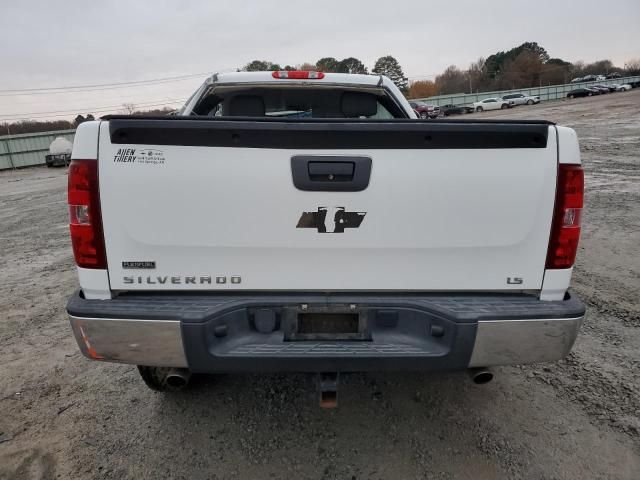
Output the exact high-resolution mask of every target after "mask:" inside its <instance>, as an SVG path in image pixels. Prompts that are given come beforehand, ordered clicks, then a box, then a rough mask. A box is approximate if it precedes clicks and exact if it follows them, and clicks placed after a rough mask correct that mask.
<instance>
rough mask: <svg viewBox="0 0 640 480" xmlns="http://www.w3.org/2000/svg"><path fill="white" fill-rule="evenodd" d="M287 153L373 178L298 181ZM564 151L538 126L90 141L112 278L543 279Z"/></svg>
mask: <svg viewBox="0 0 640 480" xmlns="http://www.w3.org/2000/svg"><path fill="white" fill-rule="evenodd" d="M296 156H304V157H305V158H309V157H311V159H312V160H314V161H315V162H317V164H318V165H320V167H322V165H323V162H322V160H323V159H324V158H326V159H327V161H336V159H337V160H338V161H339V160H340V158H344V160H345V161H344V163H345V164H349V163H350V162H351V161H352V159H353V158H354V157H358V158H364V159H371V163H370V165H371V167H370V177H369V178H368V185H366V186H365V187H366V188H364V189H361V190H360V191H327V190H326V189H324V190H323V189H320V190H319V191H313V190H311V191H309V190H300V189H298V188H296V186H295V185H294V182H293V179H292V157H296ZM557 157H558V154H557V139H556V131H555V127H553V126H552V125H548V124H543V123H518V124H515V123H488V122H487V123H484V122H483V123H455V122H442V123H441V122H433V123H429V122H418V121H391V122H371V121H369V122H358V121H354V122H348V121H342V122H339V121H334V122H297V123H296V122H286V121H274V122H266V121H263V122H260V121H246V120H245V121H238V120H236V121H216V120H186V119H173V120H170V119H165V120H161V119H157V120H150V119H138V120H136V119H111V120H110V121H109V122H106V121H105V122H102V123H101V126H100V143H99V181H100V192H101V193H100V195H101V205H102V217H103V228H104V235H105V244H106V251H107V261H108V270H109V281H110V285H111V288H112V289H113V290H223V289H227V290H321V291H323V290H332V291H335V290H367V291H372V290H397V289H401V290H422V291H430V290H432V291H443V290H446V291H487V290H494V291H508V290H538V289H540V288H541V285H542V279H543V274H544V268H545V257H546V253H547V245H548V240H549V232H550V227H551V219H552V214H553V204H554V198H555V188H556V172H557V162H558V158H557ZM319 174H320V175H323V171H322V168H321V169H320V171H319ZM339 180H340V179H337V180H336V181H339Z"/></svg>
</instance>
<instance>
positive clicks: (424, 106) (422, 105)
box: [409, 100, 440, 119]
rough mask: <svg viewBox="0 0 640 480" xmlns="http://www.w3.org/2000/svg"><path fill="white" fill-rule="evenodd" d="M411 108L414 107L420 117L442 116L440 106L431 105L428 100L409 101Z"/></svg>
mask: <svg viewBox="0 0 640 480" xmlns="http://www.w3.org/2000/svg"><path fill="white" fill-rule="evenodd" d="M409 105H411V108H413V109H414V110H415V111H416V112H418V115H419V116H420V118H425V119H426V118H438V117H439V116H440V107H438V106H436V105H429V104H428V103H426V102H416V101H414V100H412V101H410V102H409Z"/></svg>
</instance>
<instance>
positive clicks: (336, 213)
mask: <svg viewBox="0 0 640 480" xmlns="http://www.w3.org/2000/svg"><path fill="white" fill-rule="evenodd" d="M366 214H367V212H347V211H345V209H344V207H318V211H317V212H302V216H301V217H300V220H298V225H296V228H315V229H317V230H318V233H344V229H345V228H358V227H359V226H360V224H361V223H362V221H363V220H364V216H365V215H366Z"/></svg>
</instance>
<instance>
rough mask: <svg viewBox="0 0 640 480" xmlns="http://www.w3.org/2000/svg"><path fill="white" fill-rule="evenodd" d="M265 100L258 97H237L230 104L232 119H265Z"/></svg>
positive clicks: (229, 109)
mask: <svg viewBox="0 0 640 480" xmlns="http://www.w3.org/2000/svg"><path fill="white" fill-rule="evenodd" d="M264 113H265V108H264V100H263V98H262V97H260V96H258V95H236V96H235V97H233V98H231V99H230V100H229V103H228V112H227V115H228V116H230V117H264Z"/></svg>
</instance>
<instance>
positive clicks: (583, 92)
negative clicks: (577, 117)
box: [567, 88, 600, 98]
mask: <svg viewBox="0 0 640 480" xmlns="http://www.w3.org/2000/svg"><path fill="white" fill-rule="evenodd" d="M593 95H600V92H599V91H598V90H593V89H591V88H576V89H575V90H571V91H570V92H568V93H567V98H578V97H591V96H593Z"/></svg>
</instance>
